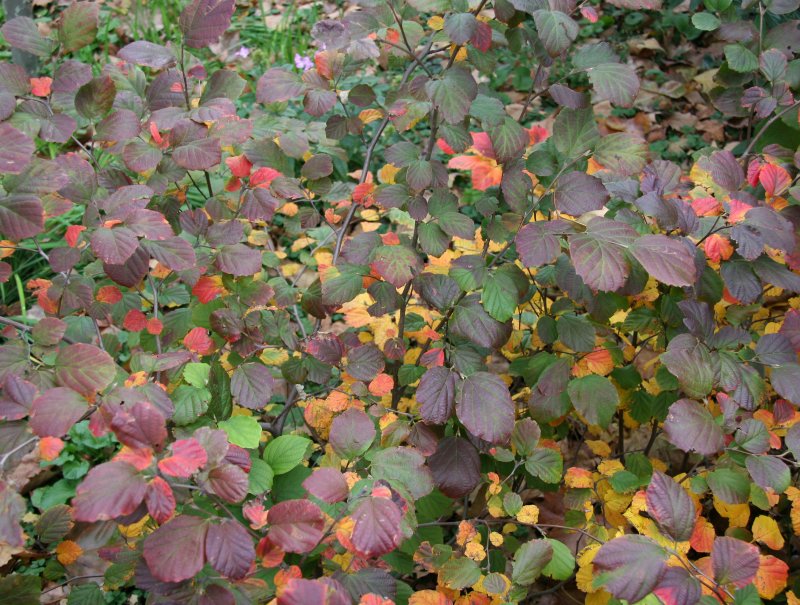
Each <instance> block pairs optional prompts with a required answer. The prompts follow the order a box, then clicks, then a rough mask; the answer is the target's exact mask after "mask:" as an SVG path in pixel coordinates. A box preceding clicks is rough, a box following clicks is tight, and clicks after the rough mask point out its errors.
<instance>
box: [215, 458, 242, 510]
mask: <svg viewBox="0 0 800 605" xmlns="http://www.w3.org/2000/svg"><path fill="white" fill-rule="evenodd" d="M208 483H209V485H210V486H211V489H212V490H213V491H214V493H215V494H217V495H218V496H219V497H220V498H222V499H223V500H225V501H226V502H230V503H232V504H235V503H237V502H241V501H242V500H244V497H245V496H246V495H247V486H248V479H247V473H245V472H244V471H243V470H242V469H241V468H239V467H238V466H236V465H235V464H221V465H219V466H217V467H215V468H213V469H211V471H210V472H209V473H208Z"/></svg>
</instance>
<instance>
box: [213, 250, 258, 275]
mask: <svg viewBox="0 0 800 605" xmlns="http://www.w3.org/2000/svg"><path fill="white" fill-rule="evenodd" d="M214 264H216V266H217V268H218V269H219V270H220V271H224V272H225V273H229V274H230V275H235V276H237V277H241V276H245V275H255V274H256V273H258V272H259V271H261V252H260V251H258V250H256V249H255V248H251V247H250V246H248V245H247V244H233V245H232V246H223V247H222V248H220V250H219V253H218V254H217V259H216V261H215V262H214Z"/></svg>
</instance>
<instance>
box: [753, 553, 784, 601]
mask: <svg viewBox="0 0 800 605" xmlns="http://www.w3.org/2000/svg"><path fill="white" fill-rule="evenodd" d="M788 579H789V566H788V565H787V564H786V563H784V562H783V561H781V560H780V559H777V558H775V557H773V556H772V555H761V564H760V565H759V566H758V572H757V573H756V577H755V580H753V584H755V586H756V589H757V590H758V594H759V595H760V596H761V597H762V598H764V599H772V598H774V597H775V596H776V595H778V594H779V593H780V592H782V591H783V589H784V588H786V582H787V580H788Z"/></svg>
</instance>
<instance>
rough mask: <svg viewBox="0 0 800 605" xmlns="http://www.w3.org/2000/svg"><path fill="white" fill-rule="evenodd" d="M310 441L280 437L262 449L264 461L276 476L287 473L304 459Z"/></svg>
mask: <svg viewBox="0 0 800 605" xmlns="http://www.w3.org/2000/svg"><path fill="white" fill-rule="evenodd" d="M309 445H311V440H310V439H307V438H306V437H300V436H299V435H281V436H279V437H276V438H275V439H273V440H272V441H270V442H269V443H268V444H267V447H265V448H264V461H265V462H266V463H267V464H269V465H270V466H271V467H272V470H273V471H275V474H276V475H283V474H284V473H288V472H289V471H290V470H292V469H293V468H294V467H295V466H297V465H298V464H300V463H301V462H302V461H303V458H305V455H306V451H307V450H308V447H309Z"/></svg>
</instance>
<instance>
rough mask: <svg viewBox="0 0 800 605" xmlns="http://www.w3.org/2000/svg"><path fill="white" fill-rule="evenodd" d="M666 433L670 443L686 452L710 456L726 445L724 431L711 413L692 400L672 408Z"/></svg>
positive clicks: (678, 402) (674, 404)
mask: <svg viewBox="0 0 800 605" xmlns="http://www.w3.org/2000/svg"><path fill="white" fill-rule="evenodd" d="M664 432H665V433H666V435H667V439H669V442H670V443H672V444H673V445H674V446H676V447H679V448H680V449H682V450H683V451H685V452H697V453H699V454H703V455H704V456H710V455H712V454H716V453H717V452H718V451H719V450H720V449H722V447H723V445H724V438H723V435H722V429H721V428H720V427H719V425H718V424H717V423H716V422H714V417H713V416H711V412H709V411H708V410H707V409H706V408H705V407H703V406H702V405H700V404H699V403H697V402H696V401H692V400H691V399H681V400H679V401H676V402H675V403H673V404H672V405H671V406H670V408H669V413H668V414H667V419H666V420H665V422H664Z"/></svg>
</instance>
